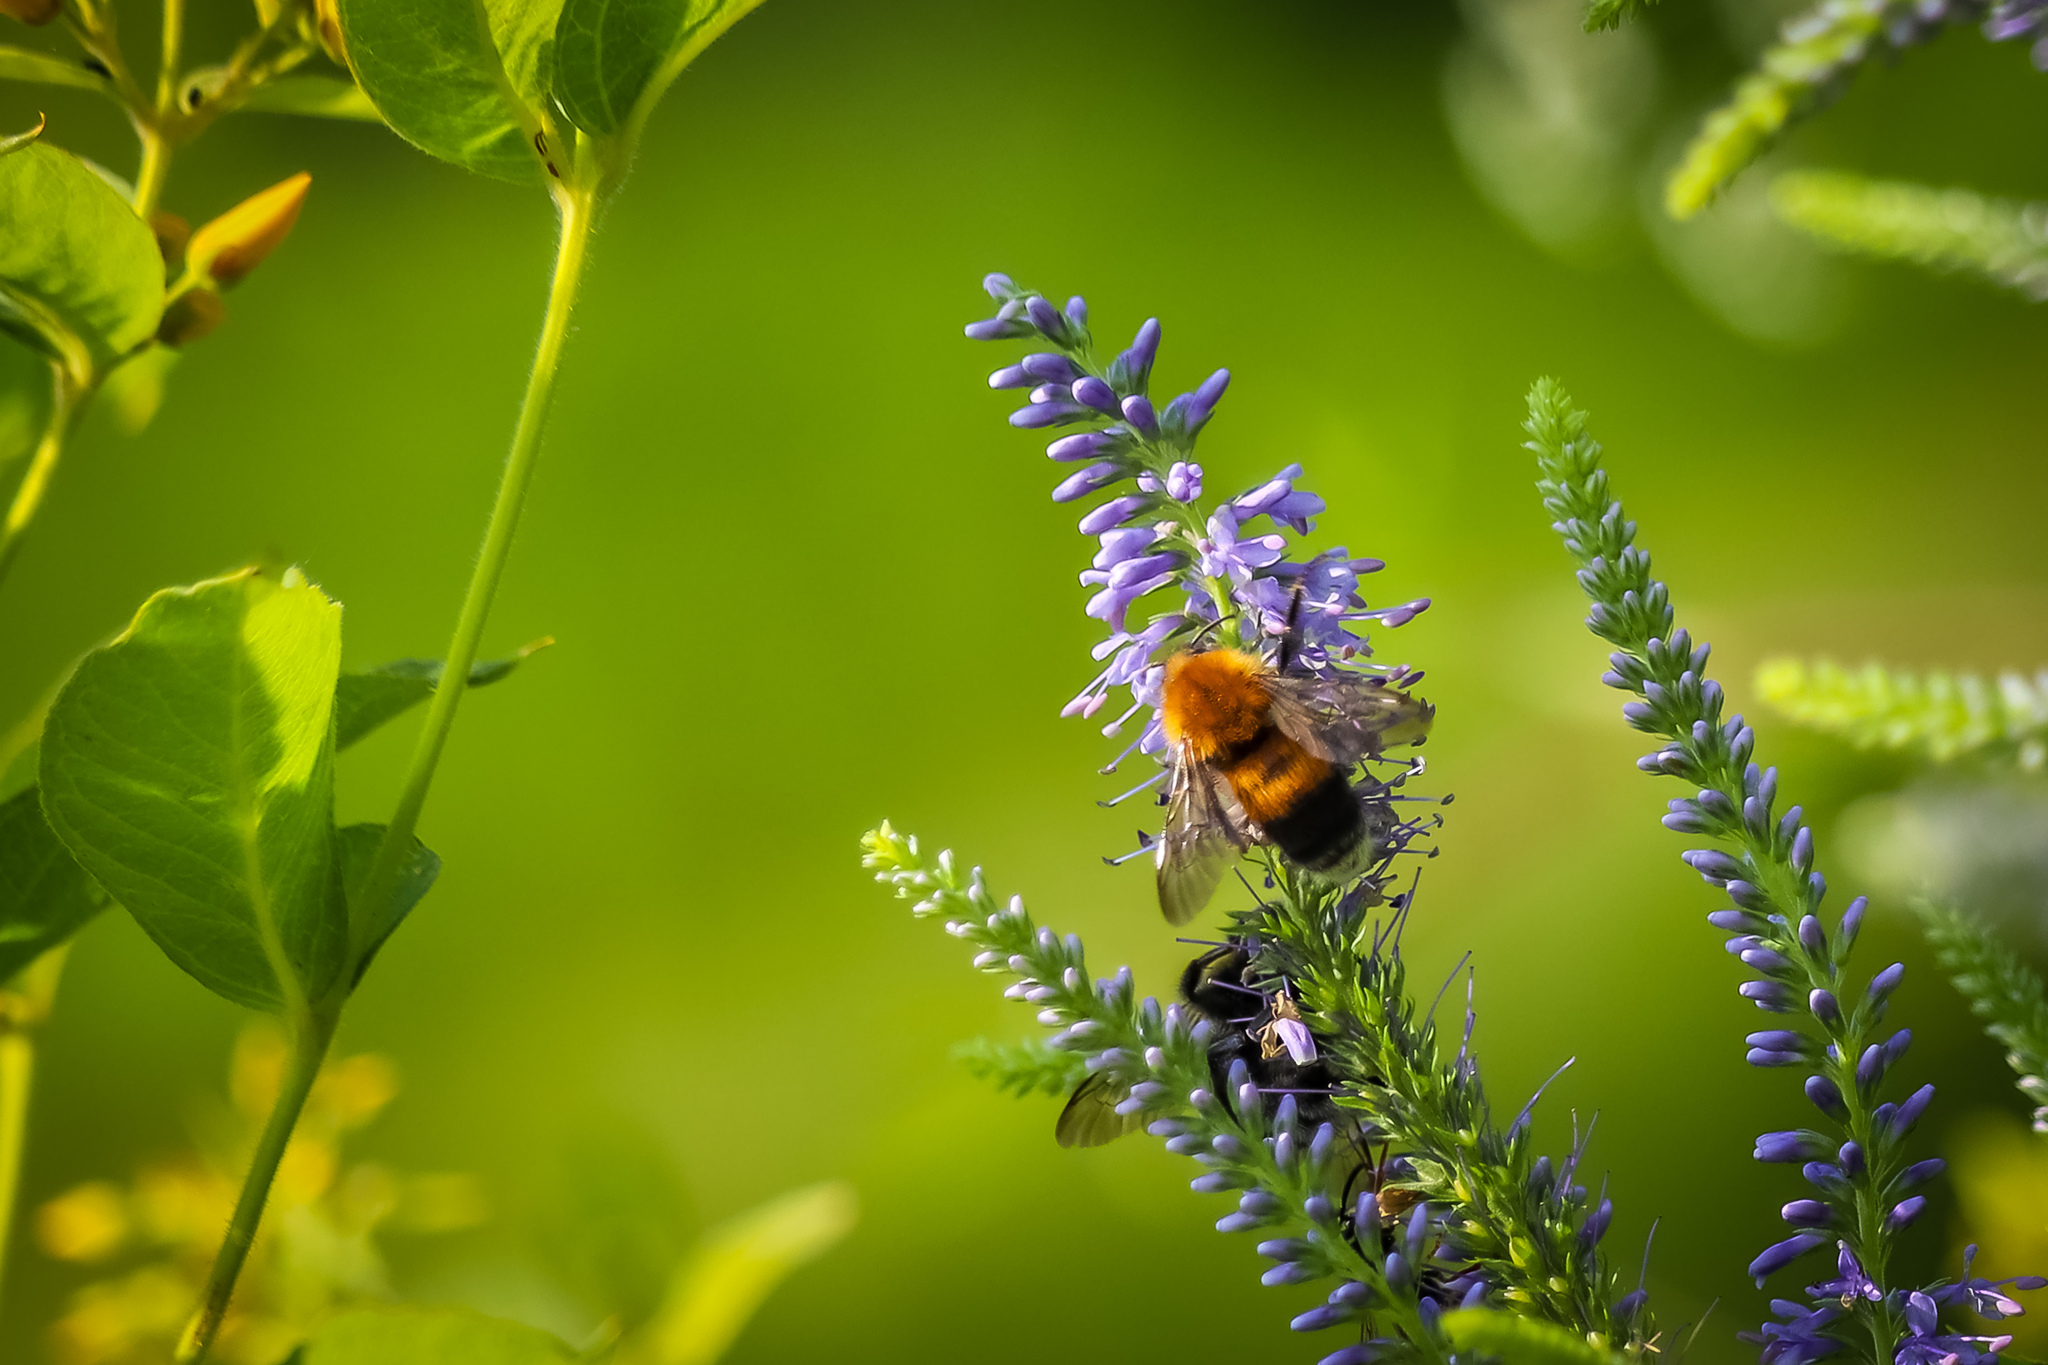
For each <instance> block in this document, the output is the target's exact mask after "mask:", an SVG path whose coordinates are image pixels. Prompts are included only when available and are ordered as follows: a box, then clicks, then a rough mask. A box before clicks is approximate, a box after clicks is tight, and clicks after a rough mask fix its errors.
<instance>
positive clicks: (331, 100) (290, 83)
mask: <svg viewBox="0 0 2048 1365" xmlns="http://www.w3.org/2000/svg"><path fill="white" fill-rule="evenodd" d="M236 107H237V108H239V109H246V110H249V111H250V112H252V113H258V114H301V115H305V116H307V117H310V118H338V119H351V120H354V121H356V122H360V123H382V122H383V121H384V120H383V119H382V118H381V117H380V116H379V115H378V113H377V106H376V105H374V104H372V103H370V98H369V96H367V95H365V94H364V93H363V91H362V87H360V86H358V85H357V84H356V83H355V82H354V81H345V80H339V79H337V78H335V77H333V76H284V77H280V78H279V79H277V80H274V81H271V82H269V83H267V84H265V85H259V86H257V87H256V88H255V89H254V90H252V91H250V92H249V93H248V95H246V96H244V97H243V99H242V102H241V103H240V104H239V105H237V106H236Z"/></svg>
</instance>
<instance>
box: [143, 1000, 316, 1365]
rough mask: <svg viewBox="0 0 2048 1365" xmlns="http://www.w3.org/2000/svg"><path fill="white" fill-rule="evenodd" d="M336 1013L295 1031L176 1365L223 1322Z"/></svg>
mask: <svg viewBox="0 0 2048 1365" xmlns="http://www.w3.org/2000/svg"><path fill="white" fill-rule="evenodd" d="M338 1013H339V1008H338V1006H330V1007H329V1008H327V1009H325V1010H324V1011H315V1012H311V1013H308V1014H306V1015H304V1016H302V1017H301V1018H300V1019H299V1020H298V1021H297V1022H296V1023H295V1024H294V1025H293V1028H292V1059H291V1065H290V1067H289V1068H288V1069H287V1070H286V1072H285V1077H284V1085H283V1087H282V1088H281V1089H280V1090H279V1091H278V1094H277V1103H276V1104H275V1105H274V1106H273V1107H272V1108H271V1111H270V1119H269V1121H268V1122H267V1123H265V1124H264V1126H263V1136H262V1137H260V1138H258V1139H257V1141H256V1151H255V1153H254V1154H253V1155H252V1156H251V1157H250V1158H249V1173H248V1175H247V1176H245V1177H244V1178H243V1180H242V1193H241V1194H240V1195H239V1196H238V1197H237V1198H236V1200H235V1213H234V1217H232V1218H231V1219H229V1220H228V1232H227V1236H226V1237H225V1238H223V1239H222V1241H221V1245H220V1251H219V1253H218V1254H217V1255H215V1257H214V1258H213V1269H212V1270H211V1271H210V1272H208V1274H207V1277H206V1292H205V1294H204V1296H203V1297H202V1298H201V1299H200V1301H199V1309H198V1311H197V1312H195V1313H194V1314H193V1315H192V1321H191V1322H190V1323H188V1324H187V1325H186V1327H185V1334H184V1336H183V1337H181V1338H180V1339H179V1341H178V1353H177V1355H176V1356H174V1357H173V1360H174V1361H175V1362H176V1365H199V1362H201V1361H204V1360H205V1359H206V1353H207V1351H208V1350H210V1349H211V1348H212V1346H213V1339H214V1337H215V1335H216V1334H218V1333H219V1331H220V1325H221V1321H222V1320H223V1319H224V1318H225V1317H226V1316H227V1311H228V1303H229V1301H230V1300H232V1299H233V1298H234V1295H235V1281H236V1279H237V1278H239V1277H240V1275H241V1273H242V1263H243V1262H244V1261H246V1260H248V1258H249V1248H250V1247H251V1246H253V1245H254V1244H255V1241H256V1228H257V1226H258V1224H260V1223H261V1222H262V1221H263V1206H264V1204H265V1203H266V1202H268V1200H269V1198H270V1185H271V1182H272V1181H273V1180H275V1179H276V1178H277V1166H278V1163H279V1162H280V1161H282V1160H283V1159H284V1152H285V1148H286V1147H287V1146H288V1145H290V1143H291V1139H292V1130H293V1129H294V1128H296V1127H297V1126H298V1122H299V1114H300V1113H301V1112H302V1111H303V1110H304V1109H305V1107H306V1096H308V1095H310V1094H311V1093H312V1091H313V1082H314V1080H315V1079H316V1078H317V1077H318V1076H319V1075H320V1064H321V1062H323V1061H324V1060H326V1057H327V1045H328V1044H329V1043H330V1042H331V1041H333V1038H334V1024H335V1018H336V1015H337V1014H338Z"/></svg>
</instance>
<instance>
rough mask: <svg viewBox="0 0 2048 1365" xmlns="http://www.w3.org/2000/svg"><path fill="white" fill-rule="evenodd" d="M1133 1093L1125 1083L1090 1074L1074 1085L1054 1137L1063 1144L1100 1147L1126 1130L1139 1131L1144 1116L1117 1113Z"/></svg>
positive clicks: (1056, 1126)
mask: <svg viewBox="0 0 2048 1365" xmlns="http://www.w3.org/2000/svg"><path fill="white" fill-rule="evenodd" d="M1130 1094H1131V1092H1130V1091H1129V1090H1127V1089H1125V1088H1124V1087H1123V1086H1120V1085H1112V1084H1111V1083H1110V1079H1109V1077H1107V1076H1104V1075H1099V1074H1098V1075H1094V1076H1090V1077H1089V1078H1088V1079H1087V1080H1085V1081H1083V1082H1081V1084H1080V1085H1078V1086H1076V1087H1074V1093H1073V1094H1072V1095H1071V1096H1070V1097H1069V1098H1068V1100H1067V1107H1066V1108H1064V1109H1062V1110H1060V1117H1059V1122H1057V1123H1055V1124H1054V1125H1053V1129H1052V1134H1053V1136H1054V1137H1056V1138H1058V1139H1059V1143H1060V1146H1062V1147H1100V1146H1102V1145H1103V1144H1104V1143H1107V1142H1115V1141H1116V1140H1117V1139H1118V1138H1120V1137H1122V1136H1123V1135H1124V1134H1125V1133H1135V1132H1137V1131H1138V1130H1139V1129H1140V1128H1143V1127H1144V1126H1145V1120H1144V1119H1143V1117H1141V1116H1140V1115H1137V1114H1119V1113H1117V1112H1116V1107H1117V1106H1118V1105H1119V1104H1122V1103H1123V1102H1124V1101H1125V1100H1126V1099H1129V1098H1130Z"/></svg>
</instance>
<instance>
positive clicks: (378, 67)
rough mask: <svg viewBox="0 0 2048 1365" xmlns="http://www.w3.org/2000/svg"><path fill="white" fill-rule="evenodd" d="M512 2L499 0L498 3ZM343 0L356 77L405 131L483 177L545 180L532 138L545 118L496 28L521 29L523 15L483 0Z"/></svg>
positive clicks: (413, 140)
mask: <svg viewBox="0 0 2048 1365" xmlns="http://www.w3.org/2000/svg"><path fill="white" fill-rule="evenodd" d="M508 2H509V0H499V8H500V9H501V10H503V9H505V8H506V5H507V4H508ZM533 3H534V4H535V5H536V6H543V0H533ZM337 4H338V8H339V11H340V15H341V31H342V36H343V39H344V40H345V41H346V43H347V45H348V55H349V61H350V63H351V64H352V65H353V66H354V68H355V73H356V79H357V80H358V81H359V82H361V84H362V88H363V93H364V94H366V95H368V96H369V98H370V101H371V103H373V104H374V105H376V106H377V112H378V113H380V114H382V115H383V116H384V121H385V122H386V123H388V124H390V125H391V127H392V128H393V129H394V130H395V131H396V132H397V133H398V135H399V136H400V137H402V138H404V139H405V140H406V141H407V142H410V143H412V144H413V145H414V146H415V147H418V148H419V149H420V150H421V151H423V152H426V153H428V154H430V155H432V156H437V157H440V158H441V159H442V160H443V161H452V162H454V163H455V164H456V165H458V166H465V167H467V168H469V169H470V170H473V171H479V172H481V173H483V174H484V175H490V176H496V177H497V178H498V179H500V180H510V181H514V182H516V183H518V184H523V185H531V184H538V183H540V182H541V180H542V178H543V176H544V174H545V172H544V171H543V170H542V168H541V163H540V159H539V157H538V155H537V154H536V153H535V150H534V146H533V138H534V135H535V134H536V133H537V132H539V130H540V121H539V116H538V115H537V114H535V113H534V112H533V110H532V109H531V108H529V107H528V106H527V105H526V104H524V103H523V102H522V101H521V99H520V97H519V95H518V94H517V93H516V91H515V87H514V86H513V83H512V78H511V76H510V75H508V74H507V71H506V65H505V62H504V60H503V59H502V58H501V57H500V55H499V49H498V42H499V41H500V39H498V38H497V37H496V36H495V34H494V30H496V29H498V28H499V27H500V26H501V23H502V26H503V27H504V28H506V29H507V30H508V31H509V32H511V33H513V34H517V33H521V32H523V31H524V30H525V28H526V25H525V24H524V23H522V22H520V20H519V18H518V17H517V16H510V17H508V18H507V19H506V20H504V21H501V20H500V19H499V17H498V15H496V14H493V13H491V12H489V11H488V10H487V9H486V7H485V5H484V4H483V2H482V0H337ZM543 7H544V6H543ZM521 13H522V14H524V13H526V11H525V10H522V11H521ZM516 46H517V45H516V44H515V47H516Z"/></svg>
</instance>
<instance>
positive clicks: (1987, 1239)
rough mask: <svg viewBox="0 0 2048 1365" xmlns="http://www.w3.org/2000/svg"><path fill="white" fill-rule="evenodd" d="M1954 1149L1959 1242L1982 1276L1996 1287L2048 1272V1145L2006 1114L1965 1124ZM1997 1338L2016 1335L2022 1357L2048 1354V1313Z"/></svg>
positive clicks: (2021, 1321)
mask: <svg viewBox="0 0 2048 1365" xmlns="http://www.w3.org/2000/svg"><path fill="white" fill-rule="evenodd" d="M1949 1146H1950V1152H1951V1153H1952V1156H1953V1161H1952V1163H1951V1165H1950V1170H1951V1171H1952V1172H1953V1174H1954V1177H1955V1186H1956V1198H1957V1202H1958V1203H1959V1204H1960V1205H1961V1214H1962V1222H1963V1226H1964V1227H1965V1228H1966V1229H1967V1236H1966V1237H1964V1238H1962V1239H1961V1240H1965V1241H1974V1242H1976V1243H1977V1250H1978V1255H1977V1273H1978V1274H1979V1275H1983V1276H1985V1277H1987V1278H1989V1279H1998V1278H1999V1277H2001V1276H2005V1275H2018V1274H2031V1273H2034V1272H2035V1271H2036V1270H2037V1269H2038V1268H2039V1267H2041V1266H2043V1265H2048V1139H2043V1138H2042V1137H2041V1136H2040V1135H2039V1134H2037V1133H2034V1132H2031V1131H2029V1130H2028V1128H2027V1127H2026V1125H2025V1124H2023V1123H2021V1122H2020V1121H2019V1120H2018V1119H2016V1118H2013V1117H2012V1116H2011V1115H2009V1114H2004V1113H1999V1112H1995V1111H1990V1110H1986V1111H1984V1112H1981V1113H1978V1114H1975V1115H1973V1116H1972V1117H1971V1119H1970V1121H1969V1122H1967V1123H1965V1124H1963V1125H1962V1126H1961V1127H1960V1128H1959V1129H1958V1130H1957V1132H1956V1135H1955V1136H1954V1137H1953V1138H1952V1139H1951V1140H1950V1144H1949ZM2030 1307H2031V1305H2030ZM1999 1330H2000V1331H2002V1332H2011V1333H2012V1334H2013V1341H2014V1344H2015V1345H2017V1346H2018V1347H2019V1348H2020V1351H2021V1353H2022V1354H2025V1355H2033V1354H2036V1353H2038V1352H2039V1351H2040V1350H2041V1349H2042V1348H2044V1347H2048V1313H2037V1312H2031V1311H2030V1312H2029V1313H2028V1314H2027V1315H2026V1316H2025V1317H2021V1318H2012V1319H2009V1320H2007V1321H2006V1322H2004V1323H2003V1324H2001V1325H2000V1327H1999Z"/></svg>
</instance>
